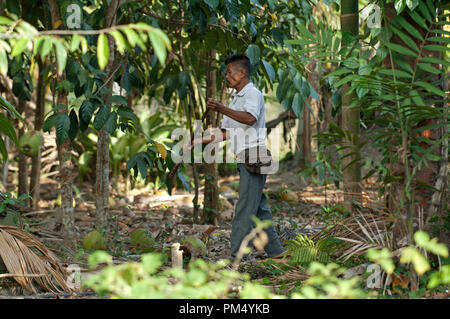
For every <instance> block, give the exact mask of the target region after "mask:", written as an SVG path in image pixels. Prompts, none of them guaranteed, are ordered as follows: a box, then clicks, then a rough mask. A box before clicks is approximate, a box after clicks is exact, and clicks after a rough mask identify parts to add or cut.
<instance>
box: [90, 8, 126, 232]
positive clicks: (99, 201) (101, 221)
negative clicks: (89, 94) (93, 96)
mask: <svg viewBox="0 0 450 319" xmlns="http://www.w3.org/2000/svg"><path fill="white" fill-rule="evenodd" d="M119 3H120V1H119V0H114V1H111V3H110V4H109V6H108V8H107V9H106V15H105V19H106V26H105V27H111V26H113V25H115V21H116V13H117V10H118V8H119ZM108 45H109V58H108V64H107V65H106V69H105V71H106V76H105V78H104V81H107V80H108V79H109V78H110V77H111V76H112V73H113V72H114V41H113V39H112V38H111V36H109V35H108ZM112 86H113V80H110V81H109V82H108V83H107V84H106V86H105V87H106V88H107V89H108V93H106V94H104V95H103V96H102V98H103V100H104V101H107V100H108V98H109V97H111V94H112V93H111V92H112ZM109 142H110V136H109V133H108V132H107V131H106V129H105V127H103V128H102V129H101V130H100V132H98V141H97V163H96V180H95V194H96V201H95V206H96V219H97V225H98V227H99V228H100V229H101V230H105V229H106V227H107V224H108V210H109V201H108V199H109Z"/></svg>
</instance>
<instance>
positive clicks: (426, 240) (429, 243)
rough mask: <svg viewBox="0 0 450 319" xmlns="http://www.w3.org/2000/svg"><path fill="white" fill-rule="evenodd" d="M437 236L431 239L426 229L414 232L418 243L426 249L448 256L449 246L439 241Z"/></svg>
mask: <svg viewBox="0 0 450 319" xmlns="http://www.w3.org/2000/svg"><path fill="white" fill-rule="evenodd" d="M437 240H438V239H437V238H433V239H431V240H430V236H428V234H427V233H426V232H424V231H417V232H416V233H415V234H414V241H415V242H416V243H417V245H418V246H419V247H421V248H424V249H425V250H427V251H429V252H431V253H433V254H435V255H439V256H442V257H444V258H447V257H448V248H447V246H446V245H445V244H443V243H438V242H437Z"/></svg>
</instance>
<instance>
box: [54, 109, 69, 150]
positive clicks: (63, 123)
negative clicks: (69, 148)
mask: <svg viewBox="0 0 450 319" xmlns="http://www.w3.org/2000/svg"><path fill="white" fill-rule="evenodd" d="M55 124H56V139H57V141H58V144H62V143H64V142H65V141H66V140H67V139H68V138H69V129H70V118H69V116H68V115H67V113H66V112H61V113H58V114H57V118H56V123H55Z"/></svg>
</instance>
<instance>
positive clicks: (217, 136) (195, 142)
mask: <svg viewBox="0 0 450 319" xmlns="http://www.w3.org/2000/svg"><path fill="white" fill-rule="evenodd" d="M217 133H218V132H217ZM217 133H213V134H211V135H210V136H208V137H202V138H197V139H194V140H193V141H192V143H191V144H190V145H189V144H188V146H189V149H185V150H184V151H188V150H191V149H192V148H194V146H195V145H198V144H209V143H211V142H213V141H216V140H217V142H222V141H225V140H227V139H228V138H229V135H228V133H227V130H225V129H222V130H221V132H220V133H219V134H217Z"/></svg>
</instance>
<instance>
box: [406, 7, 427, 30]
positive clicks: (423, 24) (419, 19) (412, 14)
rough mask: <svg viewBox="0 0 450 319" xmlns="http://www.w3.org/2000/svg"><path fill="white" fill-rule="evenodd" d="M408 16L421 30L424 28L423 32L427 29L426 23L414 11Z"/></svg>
mask: <svg viewBox="0 0 450 319" xmlns="http://www.w3.org/2000/svg"><path fill="white" fill-rule="evenodd" d="M409 15H410V16H411V18H413V20H414V21H415V22H416V23H417V24H418V25H420V26H421V27H422V28H424V29H425V30H427V29H428V26H427V23H426V22H425V20H424V19H423V18H422V17H421V16H420V15H419V14H418V13H417V12H416V11H412V12H410V13H409Z"/></svg>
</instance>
